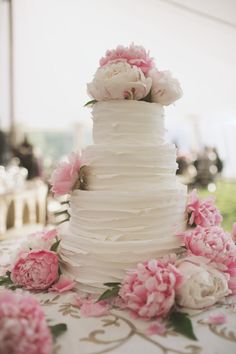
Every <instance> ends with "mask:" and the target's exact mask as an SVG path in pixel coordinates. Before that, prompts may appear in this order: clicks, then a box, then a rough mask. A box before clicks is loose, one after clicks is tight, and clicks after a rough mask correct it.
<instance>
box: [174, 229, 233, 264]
mask: <svg viewBox="0 0 236 354" xmlns="http://www.w3.org/2000/svg"><path fill="white" fill-rule="evenodd" d="M180 236H181V237H182V238H183V241H184V243H185V246H186V248H187V249H188V251H189V252H190V253H192V254H194V255H195V256H202V257H206V258H208V259H210V260H211V261H212V262H216V263H222V264H225V265H227V264H229V263H231V262H233V261H234V260H235V259H236V246H235V244H234V242H233V240H232V238H231V235H230V234H228V233H226V232H224V230H223V229H222V228H221V227H219V226H211V227H201V226H197V227H196V228H194V229H192V230H189V231H185V232H183V233H182V234H180Z"/></svg>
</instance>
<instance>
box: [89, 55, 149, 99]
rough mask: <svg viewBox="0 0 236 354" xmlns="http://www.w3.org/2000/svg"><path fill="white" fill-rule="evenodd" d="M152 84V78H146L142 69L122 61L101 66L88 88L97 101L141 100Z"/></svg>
mask: <svg viewBox="0 0 236 354" xmlns="http://www.w3.org/2000/svg"><path fill="white" fill-rule="evenodd" d="M151 85H152V79H151V78H150V77H148V78H146V77H145V76H144V74H143V72H142V70H141V69H139V68H138V67H137V66H131V65H130V64H128V63H126V62H122V61H121V62H117V63H111V64H107V65H105V66H103V67H101V68H99V69H98V70H97V72H96V74H95V76H94V79H93V81H92V82H91V83H89V84H87V89H88V94H89V95H90V96H91V97H92V98H94V99H95V100H97V101H108V100H123V99H129V100H141V99H142V98H144V97H145V96H147V94H148V93H149V91H150V89H151Z"/></svg>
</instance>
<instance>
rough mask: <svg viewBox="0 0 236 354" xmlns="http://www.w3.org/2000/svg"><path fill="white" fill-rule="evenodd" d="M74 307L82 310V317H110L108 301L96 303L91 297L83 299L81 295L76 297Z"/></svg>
mask: <svg viewBox="0 0 236 354" xmlns="http://www.w3.org/2000/svg"><path fill="white" fill-rule="evenodd" d="M73 304H74V306H76V307H79V308H80V315H81V316H82V317H101V316H105V315H109V305H108V303H107V302H106V301H99V302H94V299H92V298H91V297H87V298H84V299H83V298H81V297H80V296H79V295H76V296H75V297H74V301H73Z"/></svg>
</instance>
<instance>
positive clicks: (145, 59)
mask: <svg viewBox="0 0 236 354" xmlns="http://www.w3.org/2000/svg"><path fill="white" fill-rule="evenodd" d="M119 61H124V62H127V63H128V64H130V65H132V66H133V65H135V66H137V67H138V68H140V69H141V70H142V72H143V73H144V74H145V75H146V74H147V73H148V71H149V70H150V69H151V68H153V67H155V63H154V61H153V58H150V56H149V52H146V50H145V49H144V48H143V47H142V46H138V45H134V44H133V43H132V44H131V45H130V46H129V47H123V46H121V45H119V46H118V47H117V48H116V49H113V50H108V51H107V52H106V55H105V57H103V58H101V59H100V66H101V67H102V66H104V65H106V64H108V63H116V62H119Z"/></svg>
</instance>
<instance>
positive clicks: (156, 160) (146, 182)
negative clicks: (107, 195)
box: [83, 143, 178, 191]
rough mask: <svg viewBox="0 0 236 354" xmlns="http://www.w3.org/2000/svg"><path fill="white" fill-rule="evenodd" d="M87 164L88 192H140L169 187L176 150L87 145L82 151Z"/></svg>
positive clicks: (156, 147)
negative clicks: (141, 189)
mask: <svg viewBox="0 0 236 354" xmlns="http://www.w3.org/2000/svg"><path fill="white" fill-rule="evenodd" d="M83 157H84V159H85V161H86V163H87V164H88V165H89V174H88V189H89V190H94V191H95V190H104V191H106V190H119V191H120V190H126V191H129V190H140V188H144V186H145V188H148V189H153V188H155V187H156V185H158V186H159V187H161V188H165V186H169V185H173V184H175V181H176V176H175V172H176V169H177V166H178V165H177V163H176V148H175V146H174V145H173V144H170V143H166V144H162V145H157V144H156V145H153V144H152V145H151V144H142V145H116V144H105V145H91V146H88V147H87V148H85V150H84V151H83Z"/></svg>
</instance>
